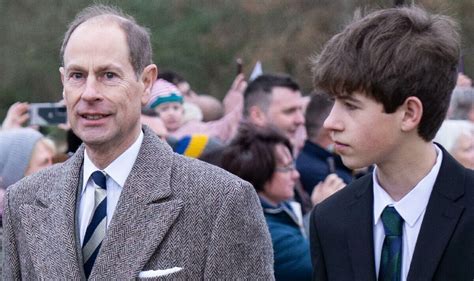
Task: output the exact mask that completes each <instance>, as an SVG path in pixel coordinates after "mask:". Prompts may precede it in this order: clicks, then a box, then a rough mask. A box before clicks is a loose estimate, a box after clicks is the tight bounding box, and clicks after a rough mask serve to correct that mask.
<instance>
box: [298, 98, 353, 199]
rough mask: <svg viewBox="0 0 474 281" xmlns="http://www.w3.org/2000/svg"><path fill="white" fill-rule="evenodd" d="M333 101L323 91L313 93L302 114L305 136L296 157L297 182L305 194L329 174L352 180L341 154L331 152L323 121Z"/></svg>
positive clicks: (331, 143)
mask: <svg viewBox="0 0 474 281" xmlns="http://www.w3.org/2000/svg"><path fill="white" fill-rule="evenodd" d="M332 104H333V102H332V101H330V100H329V98H328V97H327V96H326V95H325V94H324V92H318V91H317V92H314V93H313V94H312V96H311V100H310V102H309V104H308V107H307V109H306V114H305V120H306V123H305V127H306V133H307V134H308V138H307V139H306V141H305V144H304V147H303V149H302V150H301V151H300V153H299V155H298V157H297V159H296V168H297V169H298V172H299V173H300V175H301V183H302V185H303V187H304V189H305V190H306V192H307V193H308V194H311V193H312V192H313V189H314V187H315V186H316V185H317V184H318V183H319V182H322V181H324V180H325V179H326V177H327V176H328V175H330V174H332V173H336V174H337V175H338V176H339V177H340V178H342V179H343V181H344V182H345V183H346V184H347V183H350V182H351V181H352V171H351V170H350V169H349V168H347V167H346V166H344V164H343V163H342V160H341V157H340V156H338V155H337V154H335V153H333V141H332V140H331V137H330V135H329V131H328V130H326V129H325V128H323V123H324V120H325V119H326V117H327V116H328V115H329V112H330V111H331V107H332Z"/></svg>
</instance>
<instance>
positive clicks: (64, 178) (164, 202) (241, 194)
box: [3, 126, 273, 280]
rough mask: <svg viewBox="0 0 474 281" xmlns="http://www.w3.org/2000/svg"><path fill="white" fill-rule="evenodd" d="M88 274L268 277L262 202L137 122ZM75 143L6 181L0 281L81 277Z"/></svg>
mask: <svg viewBox="0 0 474 281" xmlns="http://www.w3.org/2000/svg"><path fill="white" fill-rule="evenodd" d="M143 130H144V133H145V135H144V139H143V143H142V146H141V148H140V152H139V154H138V157H137V160H136V162H135V164H134V166H133V168H132V171H131V172H130V175H129V176H128V178H127V180H126V182H125V184H124V186H123V190H122V193H121V196H120V198H119V201H118V204H117V207H116V209H115V212H114V215H113V218H112V221H111V223H110V225H109V227H108V229H107V235H106V238H105V240H104V241H103V243H102V247H101V249H100V252H99V254H98V256H97V259H96V262H95V265H94V268H93V270H92V272H91V276H90V278H89V279H90V280H130V279H135V278H137V277H138V275H139V273H140V272H142V271H148V270H164V269H169V268H174V267H179V268H182V270H180V271H178V272H175V273H172V274H170V275H167V276H164V277H159V278H157V279H159V280H167V279H170V280H176V279H192V280H196V279H204V280H217V279H220V280H222V279H226V280H230V279H234V280H235V279H247V280H272V279H273V251H272V244H271V239H270V235H269V233H268V229H267V226H266V224H265V219H264V216H263V212H262V208H261V206H260V203H259V201H258V197H257V194H256V192H255V190H254V188H253V187H252V186H251V185H250V184H249V183H247V182H245V181H243V180H241V179H239V178H237V177H235V176H233V175H231V174H229V173H227V172H225V171H223V170H221V169H219V168H217V167H214V166H211V165H208V164H206V163H204V162H201V161H199V160H194V159H189V158H185V157H183V156H181V155H178V154H175V153H173V152H172V150H171V148H170V147H169V146H168V145H167V144H165V143H163V142H162V141H161V140H159V138H158V137H156V136H155V135H154V134H153V132H152V131H151V130H150V129H148V128H147V127H146V126H144V128H143ZM83 155H84V146H82V147H81V148H80V149H79V150H78V151H77V152H76V153H75V154H74V155H73V156H72V157H71V158H70V159H69V160H68V161H66V162H65V163H62V164H58V165H54V166H53V167H50V168H48V169H45V170H43V171H41V172H39V173H37V174H35V175H33V176H30V177H27V178H25V179H23V180H21V181H20V182H18V183H17V184H15V185H13V186H11V187H10V188H9V189H8V191H7V195H6V199H5V214H4V220H3V223H4V245H5V248H4V250H5V260H4V272H3V277H4V279H5V280H12V279H15V280H18V279H26V280H34V279H47V280H50V279H55V280H58V279H61V280H80V279H85V277H84V272H83V266H82V251H81V247H80V245H79V242H78V241H79V238H78V222H77V209H78V207H77V206H78V199H77V198H78V195H77V194H79V193H78V187H79V182H80V174H81V167H82V163H83Z"/></svg>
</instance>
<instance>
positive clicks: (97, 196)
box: [82, 171, 107, 278]
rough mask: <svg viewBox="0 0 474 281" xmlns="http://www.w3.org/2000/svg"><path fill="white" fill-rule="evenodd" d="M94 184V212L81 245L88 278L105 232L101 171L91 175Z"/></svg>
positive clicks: (105, 214) (104, 179) (104, 194)
mask: <svg viewBox="0 0 474 281" xmlns="http://www.w3.org/2000/svg"><path fill="white" fill-rule="evenodd" d="M91 178H92V181H93V182H94V212H93V215H92V219H91V221H90V223H89V225H88V226H87V229H86V235H85V236H84V242H83V244H82V254H83V261H84V272H85V274H86V278H89V275H90V274H91V271H92V267H93V266H94V262H95V259H96V257H97V254H98V253H99V250H100V246H101V245H102V240H104V238H105V232H106V230H107V189H106V188H107V187H106V175H105V174H104V173H103V172H101V171H95V172H93V173H92V175H91Z"/></svg>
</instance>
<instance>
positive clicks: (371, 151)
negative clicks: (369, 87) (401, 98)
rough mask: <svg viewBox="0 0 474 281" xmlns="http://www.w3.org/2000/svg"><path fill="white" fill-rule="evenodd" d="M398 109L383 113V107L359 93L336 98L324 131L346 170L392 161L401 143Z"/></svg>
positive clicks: (325, 122) (401, 135)
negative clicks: (326, 132)
mask: <svg viewBox="0 0 474 281" xmlns="http://www.w3.org/2000/svg"><path fill="white" fill-rule="evenodd" d="M401 116H402V114H400V110H397V111H395V112H394V113H391V114H387V113H385V112H384V109H383V105H382V104H380V103H377V102H375V101H374V100H372V99H370V98H368V97H367V96H365V95H363V94H362V93H357V92H356V93H354V94H353V95H352V96H348V97H345V98H336V100H335V103H334V105H333V107H332V110H331V112H330V113H329V116H328V117H327V118H326V120H325V121H324V128H326V129H327V130H329V132H330V135H331V138H332V140H333V141H334V142H335V145H334V148H335V150H336V152H337V153H338V154H339V155H341V157H342V160H343V162H344V164H345V165H346V166H347V167H349V168H362V167H366V166H369V165H371V164H374V163H375V164H377V165H382V164H384V163H389V162H390V161H393V160H395V158H396V157H397V149H399V148H400V146H401V145H400V144H402V143H403V137H404V135H403V134H402V132H401V130H400V124H401V122H402V121H401V119H402V118H401Z"/></svg>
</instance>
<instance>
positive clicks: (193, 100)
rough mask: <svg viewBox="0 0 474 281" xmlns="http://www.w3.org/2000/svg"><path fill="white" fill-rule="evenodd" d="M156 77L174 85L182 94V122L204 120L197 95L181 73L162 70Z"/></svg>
mask: <svg viewBox="0 0 474 281" xmlns="http://www.w3.org/2000/svg"><path fill="white" fill-rule="evenodd" d="M157 78H158V79H163V80H166V81H168V82H170V83H172V84H173V85H175V86H176V87H177V88H178V90H179V92H180V93H181V95H183V100H184V101H183V108H184V119H183V123H185V122H188V121H191V120H196V121H204V122H207V121H206V120H204V119H203V112H202V109H201V108H200V106H199V105H198V104H197V102H198V100H199V97H200V96H198V95H197V94H196V93H195V92H194V91H193V90H192V89H191V86H190V85H189V83H188V81H186V80H185V79H184V78H183V77H182V76H181V75H179V74H178V73H176V72H174V71H163V72H160V73H158V77H157Z"/></svg>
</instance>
